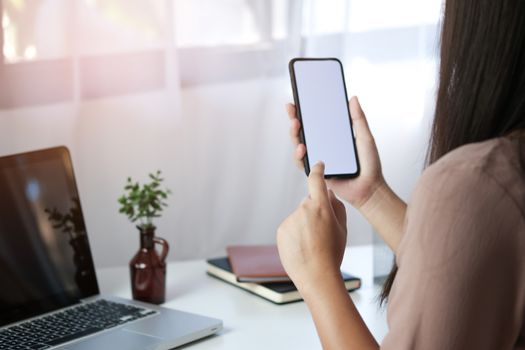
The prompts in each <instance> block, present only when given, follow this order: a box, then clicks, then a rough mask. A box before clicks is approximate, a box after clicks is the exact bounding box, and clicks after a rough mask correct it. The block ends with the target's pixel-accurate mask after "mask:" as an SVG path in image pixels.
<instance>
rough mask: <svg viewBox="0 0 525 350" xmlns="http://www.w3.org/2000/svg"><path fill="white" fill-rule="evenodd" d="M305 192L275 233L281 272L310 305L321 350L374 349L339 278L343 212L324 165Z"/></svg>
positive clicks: (343, 241)
mask: <svg viewBox="0 0 525 350" xmlns="http://www.w3.org/2000/svg"><path fill="white" fill-rule="evenodd" d="M308 188H309V193H310V195H309V196H308V197H307V198H306V199H305V200H304V201H303V202H302V203H301V205H300V206H299V208H298V209H297V210H296V211H295V212H294V213H292V214H291V215H290V216H289V217H288V218H287V219H286V220H285V221H284V222H283V223H282V224H281V226H280V227H279V229H278V232H277V243H278V248H279V255H280V257H281V261H282V263H283V266H284V268H285V269H286V272H287V273H288V275H289V276H290V278H291V279H292V280H293V282H294V283H295V285H296V286H297V289H298V290H299V292H300V293H301V295H302V296H303V298H304V300H305V302H306V304H307V305H308V308H309V309H310V312H311V313H312V317H313V319H314V322H315V325H316V328H317V332H318V334H319V337H320V339H321V343H322V344H323V347H324V348H325V349H343V348H350V349H377V348H378V345H377V343H376V341H375V340H374V338H373V336H372V335H371V333H370V331H369V330H368V328H367V327H366V325H365V324H364V322H363V320H362V319H361V317H360V315H359V313H358V311H357V309H356V308H355V306H354V304H353V302H352V299H350V297H349V296H348V291H347V290H346V289H345V286H344V283H343V279H342V278H341V271H340V266H341V261H342V259H343V254H344V248H345V245H346V212H345V208H344V205H343V204H342V203H341V202H340V201H339V200H338V199H337V198H336V197H335V195H334V194H333V192H332V191H331V190H328V189H327V188H326V183H325V181H324V165H322V163H319V164H316V165H315V166H314V167H313V168H312V170H311V172H310V176H309V178H308Z"/></svg>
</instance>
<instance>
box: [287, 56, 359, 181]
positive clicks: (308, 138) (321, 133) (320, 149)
mask: <svg viewBox="0 0 525 350" xmlns="http://www.w3.org/2000/svg"><path fill="white" fill-rule="evenodd" d="M289 68H290V77H291V81H292V89H293V93H294V100H295V105H296V108H297V116H298V118H299V120H300V122H301V124H302V128H301V131H300V137H301V141H302V143H304V144H305V146H306V154H305V157H304V168H305V172H306V174H307V175H308V174H309V173H310V168H311V167H312V166H313V165H314V164H315V163H317V162H318V161H323V162H324V163H325V177H326V178H330V177H340V178H341V177H342V178H351V177H356V176H358V175H359V170H360V167H359V159H358V156H357V152H356V147H355V139H354V135H353V130H352V121H351V118H350V111H349V108H348V103H347V100H348V97H347V93H346V87H345V82H344V74H343V67H342V64H341V62H340V61H339V60H338V59H336V58H295V59H293V60H291V61H290V64H289Z"/></svg>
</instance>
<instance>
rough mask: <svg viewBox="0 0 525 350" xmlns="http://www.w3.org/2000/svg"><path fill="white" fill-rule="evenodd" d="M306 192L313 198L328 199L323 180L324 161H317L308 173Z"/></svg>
mask: <svg viewBox="0 0 525 350" xmlns="http://www.w3.org/2000/svg"><path fill="white" fill-rule="evenodd" d="M308 193H309V194H310V198H312V199H314V200H321V201H328V190H327V188H326V182H325V180H324V163H323V162H317V163H316V164H315V165H314V166H313V168H312V169H310V175H308Z"/></svg>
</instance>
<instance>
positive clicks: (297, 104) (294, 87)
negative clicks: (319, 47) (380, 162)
mask: <svg viewBox="0 0 525 350" xmlns="http://www.w3.org/2000/svg"><path fill="white" fill-rule="evenodd" d="M298 61H336V62H337V63H339V67H340V68H341V76H342V78H343V88H344V91H345V98H346V109H347V111H348V118H349V120H350V133H351V134H352V143H353V145H354V155H355V160H356V166H357V170H356V172H355V173H350V174H325V175H324V177H325V179H329V178H332V177H337V178H355V177H357V176H359V173H360V172H361V165H360V163H359V156H358V154H357V146H356V142H355V135H354V126H353V124H352V116H351V114H350V106H349V105H348V102H349V101H348V92H347V91H346V81H345V75H344V70H343V64H342V63H341V61H340V60H339V59H338V58H335V57H315V58H314V57H296V58H292V59H291V60H290V62H289V63H288V70H289V72H290V80H291V83H292V92H293V99H294V103H295V110H296V112H297V117H298V118H299V121H300V122H301V128H300V133H299V137H300V139H301V142H302V143H303V144H304V145H305V147H306V153H305V155H304V158H303V162H304V171H305V173H306V176H309V175H310V162H309V161H308V147H307V146H306V137H305V135H304V129H303V118H302V116H301V105H300V102H299V94H298V92H297V82H296V79H295V70H294V63H295V62H298Z"/></svg>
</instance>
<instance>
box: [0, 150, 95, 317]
mask: <svg viewBox="0 0 525 350" xmlns="http://www.w3.org/2000/svg"><path fill="white" fill-rule="evenodd" d="M95 294H98V285H97V280H96V275H95V270H94V266H93V260H92V257H91V251H90V247H89V242H88V237H87V233H86V227H85V224H84V218H83V215H82V210H81V208H80V201H79V195H78V191H77V187H76V183H75V178H74V174H73V168H72V165H71V160H70V157H69V152H68V150H67V149H66V148H65V147H58V148H52V149H47V150H43V151H37V152H30V153H24V154H18V155H14V156H8V157H3V158H0V325H5V324H8V323H12V322H16V321H19V320H22V319H25V318H28V317H31V316H35V315H38V314H41V313H44V312H49V311H52V310H55V309H57V308H60V307H64V306H68V305H72V304H74V303H77V302H78V301H79V299H81V298H86V297H89V296H92V295H95Z"/></svg>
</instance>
